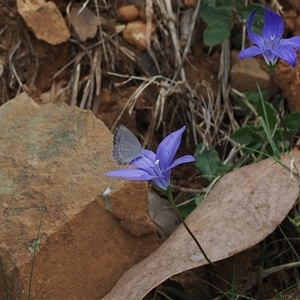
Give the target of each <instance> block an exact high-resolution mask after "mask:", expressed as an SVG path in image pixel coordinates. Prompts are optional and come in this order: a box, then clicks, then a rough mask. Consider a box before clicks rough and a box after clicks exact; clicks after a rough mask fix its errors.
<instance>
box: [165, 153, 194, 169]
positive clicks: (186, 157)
mask: <svg viewBox="0 0 300 300" xmlns="http://www.w3.org/2000/svg"><path fill="white" fill-rule="evenodd" d="M193 161H195V158H194V157H193V156H192V155H184V156H181V157H179V158H177V159H175V160H174V161H173V163H172V165H171V166H170V167H169V168H168V169H173V168H175V167H176V166H178V165H181V164H184V163H189V162H193Z"/></svg>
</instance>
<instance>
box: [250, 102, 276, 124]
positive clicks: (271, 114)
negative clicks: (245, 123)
mask: <svg viewBox="0 0 300 300" xmlns="http://www.w3.org/2000/svg"><path fill="white" fill-rule="evenodd" d="M262 101H263V103H262ZM263 104H264V107H265V112H266V115H265V113H264V109H263ZM255 108H256V111H257V113H258V115H259V116H260V117H262V118H263V119H264V120H265V122H266V123H267V124H269V126H270V130H273V129H274V128H275V125H276V124H277V112H276V110H275V108H274V106H273V105H272V104H270V103H268V102H266V101H265V100H263V99H261V101H259V102H258V103H257V104H256V105H255Z"/></svg>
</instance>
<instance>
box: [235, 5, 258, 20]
mask: <svg viewBox="0 0 300 300" xmlns="http://www.w3.org/2000/svg"><path fill="white" fill-rule="evenodd" d="M254 9H256V14H255V20H254V21H255V22H256V23H263V21H264V7H263V6H262V5H260V4H256V3H252V4H249V5H247V6H243V7H242V8H240V9H238V11H237V14H238V15H239V16H240V18H241V19H242V20H244V21H247V20H248V19H249V16H250V14H251V12H252V11H253V10H254Z"/></svg>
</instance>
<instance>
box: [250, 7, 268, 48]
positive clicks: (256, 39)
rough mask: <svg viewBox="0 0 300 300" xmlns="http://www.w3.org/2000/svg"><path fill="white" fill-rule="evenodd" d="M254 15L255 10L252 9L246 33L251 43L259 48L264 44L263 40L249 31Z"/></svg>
mask: <svg viewBox="0 0 300 300" xmlns="http://www.w3.org/2000/svg"><path fill="white" fill-rule="evenodd" d="M255 14H256V9H254V10H253V11H252V13H251V14H250V17H249V20H248V22H247V32H248V35H249V38H250V40H251V41H252V43H253V44H255V45H257V46H258V47H260V48H261V45H263V44H264V40H263V38H262V37H261V36H260V35H258V34H255V33H253V32H252V31H251V26H252V23H253V19H254V16H255Z"/></svg>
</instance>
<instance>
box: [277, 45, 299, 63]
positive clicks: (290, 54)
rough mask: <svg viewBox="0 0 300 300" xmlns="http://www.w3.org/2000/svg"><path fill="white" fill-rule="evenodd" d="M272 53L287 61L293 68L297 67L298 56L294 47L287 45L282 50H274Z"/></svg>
mask: <svg viewBox="0 0 300 300" xmlns="http://www.w3.org/2000/svg"><path fill="white" fill-rule="evenodd" d="M272 53H273V54H274V55H277V56H278V57H280V58H281V59H283V60H284V61H286V62H287V63H288V64H289V65H291V66H292V67H295V66H296V63H297V54H296V52H295V50H294V48H293V47H291V46H288V45H286V46H284V47H282V48H281V49H280V50H272Z"/></svg>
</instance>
